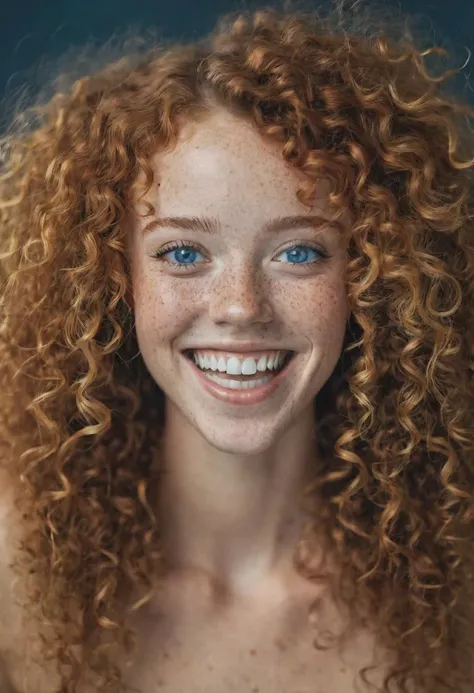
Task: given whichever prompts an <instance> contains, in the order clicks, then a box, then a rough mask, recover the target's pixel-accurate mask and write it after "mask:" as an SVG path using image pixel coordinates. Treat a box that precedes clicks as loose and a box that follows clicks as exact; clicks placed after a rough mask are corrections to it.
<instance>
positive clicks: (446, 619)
mask: <svg viewBox="0 0 474 693" xmlns="http://www.w3.org/2000/svg"><path fill="white" fill-rule="evenodd" d="M356 4H357V3H356ZM343 5H344V3H341V2H339V3H338V4H337V5H336V6H335V7H333V8H332V9H331V10H330V11H328V12H327V13H325V14H323V13H321V12H319V13H318V12H315V11H307V10H302V9H294V8H290V9H288V8H287V7H284V8H267V7H263V8H261V9H259V10H252V11H251V10H248V11H242V12H238V13H234V14H230V15H226V16H225V17H224V18H223V19H222V20H221V21H219V23H218V25H217V27H216V28H215V30H214V31H213V32H212V33H211V34H210V35H209V36H206V37H205V38H203V39H199V40H196V41H194V42H192V43H170V42H166V41H163V40H161V41H152V42H151V45H149V42H148V41H147V40H146V39H145V40H143V41H142V42H140V41H141V39H140V38H139V40H138V41H137V42H136V43H135V44H134V45H133V49H132V48H131V49H130V50H129V51H128V53H127V54H126V56H125V57H123V56H122V57H120V58H119V59H116V60H115V59H114V60H111V59H109V61H108V62H106V64H105V65H101V66H100V67H99V68H94V70H90V69H89V71H88V73H87V75H86V76H82V77H79V78H77V76H72V73H71V74H70V75H69V76H68V74H67V73H66V72H63V73H62V76H61V77H60V79H59V80H57V81H56V82H55V85H54V89H55V90H54V93H53V94H52V96H50V97H48V99H46V100H45V99H43V100H41V99H40V98H38V99H37V100H36V101H35V102H34V103H33V104H32V105H31V104H30V105H27V106H25V107H24V108H22V109H17V113H16V114H15V116H14V117H13V118H12V119H11V123H10V124H9V127H8V129H7V131H6V133H4V136H3V137H2V140H1V167H2V175H1V178H0V238H1V258H0V278H1V282H2V288H1V293H0V298H1V327H0V403H1V404H0V439H1V440H2V465H3V466H4V467H5V468H6V469H8V470H9V472H10V474H11V475H12V478H14V479H15V480H16V481H17V502H18V507H19V508H20V509H21V512H22V514H23V517H24V520H25V530H24V533H23V537H22V545H21V549H20V551H19V555H18V559H17V563H16V568H17V570H18V571H23V573H24V575H25V576H28V580H27V584H28V602H27V604H26V605H25V609H30V610H31V615H33V614H40V616H41V618H40V619H38V623H39V625H38V628H39V629H40V631H39V632H40V633H41V634H42V639H43V647H44V656H45V657H48V658H53V659H54V661H55V662H56V663H57V668H58V676H59V679H58V680H60V684H59V687H58V689H57V690H58V692H59V691H61V692H62V691H75V690H77V687H78V686H79V684H80V680H81V677H82V675H83V674H84V672H89V674H90V675H91V676H93V677H95V679H94V680H96V681H97V682H100V683H98V684H97V685H98V686H99V685H100V686H101V690H111V691H116V690H121V688H122V685H124V684H123V681H122V678H121V671H120V669H119V667H118V666H117V661H119V660H118V653H119V652H120V653H122V656H125V655H124V653H126V654H127V655H129V656H130V657H132V656H133V652H134V648H135V646H136V638H135V637H134V632H133V629H132V628H131V626H130V622H129V620H128V618H129V615H130V608H132V609H139V608H141V607H142V606H143V605H144V604H146V603H147V600H149V599H150V597H151V594H152V592H153V589H156V584H157V583H156V582H155V576H156V575H158V573H159V570H160V566H161V564H162V554H161V552H160V526H159V523H158V522H157V517H156V516H155V514H154V512H153V509H152V508H153V507H154V503H155V501H156V498H154V497H152V495H153V493H155V492H154V491H152V488H155V487H156V484H151V483H150V481H151V479H152V478H153V479H154V478H155V476H156V475H159V470H160V441H161V438H162V433H163V425H164V423H163V392H162V391H161V390H160V388H159V386H158V385H157V384H156V383H155V382H154V381H153V380H152V378H151V376H150V374H149V373H148V371H147V370H146V367H145V366H144V363H143V360H142V359H141V357H140V353H139V348H138V344H137V339H136V335H135V327H134V318H133V303H132V301H131V300H130V296H131V272H130V258H129V255H128V250H127V247H128V246H127V233H129V227H128V224H127V219H128V212H129V210H130V208H131V205H132V204H134V203H135V202H136V200H137V199H139V198H140V195H142V194H143V193H146V192H147V191H148V190H149V189H150V187H151V185H152V184H153V180H154V178H153V166H152V163H151V160H152V156H153V155H154V154H155V153H156V152H157V151H158V150H160V149H162V148H164V147H173V146H174V144H175V143H176V141H177V137H178V135H179V132H180V127H181V124H182V122H183V121H184V120H187V119H191V118H199V117H203V116H204V115H205V114H206V113H207V112H208V110H209V109H212V108H213V107H215V106H219V107H223V108H227V109H229V110H230V111H231V112H232V113H236V114H238V115H239V116H241V117H242V118H245V119H247V121H249V122H251V123H252V124H253V125H254V126H255V128H257V130H258V132H259V133H261V135H262V137H265V138H269V139H270V140H273V141H275V142H277V143H279V144H280V146H281V154H282V157H283V159H284V160H285V161H287V162H288V163H289V164H290V165H292V166H294V167H295V169H298V170H300V171H301V172H303V173H304V174H305V180H306V181H307V186H306V187H305V188H304V189H303V188H302V189H301V191H300V193H299V195H300V199H301V201H303V202H306V201H308V199H309V197H310V195H311V192H312V191H313V190H314V188H315V185H317V179H318V178H321V177H323V178H325V179H328V180H329V181H330V183H331V190H332V192H331V196H330V202H331V204H332V205H334V209H335V210H337V209H341V208H343V207H344V208H345V209H349V210H350V214H351V219H352V222H351V225H350V229H349V230H348V232H347V233H348V261H347V268H346V270H345V272H346V285H347V294H348V297H349V301H350V306H351V318H350V321H349V323H348V327H347V334H346V339H345V342H344V349H343V353H342V354H341V358H340V360H339V363H338V365H337V367H336V369H335V371H334V373H333V375H332V376H331V377H330V379H329V381H328V382H327V383H326V385H325V386H324V388H323V389H322V391H321V392H320V393H319V394H318V395H317V397H316V399H315V403H314V408H315V422H316V427H317V437H316V442H315V446H317V449H316V447H315V460H316V459H318V463H317V468H316V462H315V473H314V480H313V481H312V483H311V485H310V486H309V487H308V488H307V489H306V494H305V500H306V503H307V507H308V513H309V517H310V522H309V524H308V527H307V528H306V536H305V537H302V540H301V542H300V544H299V545H298V550H297V552H296V555H295V562H296V565H297V566H298V568H299V570H300V571H301V573H302V574H303V575H305V576H306V577H307V579H308V580H313V579H317V576H318V575H320V573H321V570H320V568H321V567H320V566H319V567H318V566H316V565H315V561H314V554H313V553H312V550H311V548H310V547H311V545H312V544H311V541H312V538H317V539H316V541H317V542H318V545H321V542H323V546H324V547H325V553H326V554H327V555H328V556H331V566H332V569H331V570H332V573H331V577H330V580H329V582H330V585H331V587H330V589H331V591H332V593H333V595H334V598H335V600H336V601H337V603H338V604H339V605H340V608H341V609H343V608H345V609H346V610H347V613H348V614H349V616H350V622H351V623H356V622H361V623H367V624H370V626H371V628H373V630H374V632H375V633H376V634H377V641H378V642H380V643H382V644H383V647H384V648H385V649H386V651H387V652H389V653H391V655H392V656H391V658H390V662H391V663H390V667H389V668H388V671H387V672H386V673H384V682H383V690H384V691H389V689H391V686H392V685H396V689H397V690H401V691H407V690H410V691H411V690H416V691H430V692H431V691H434V690H438V689H439V690H456V691H458V690H459V686H461V685H463V682H467V681H468V680H469V675H470V673H472V672H469V662H470V661H471V660H472V656H473V655H472V653H473V652H474V650H473V649H471V648H472V647H473V642H472V640H473V638H472V633H471V632H470V630H469V623H471V626H472V623H474V595H473V591H474V590H473V586H474V577H473V575H474V570H473V568H474V558H473V556H474V532H473V514H472V512H473V492H474V466H473V461H474V452H473V448H474V446H473V439H474V435H473V433H474V423H473V417H474V388H473V378H472V370H473V344H474V312H473V306H474V282H473V268H474V260H473V257H474V243H473V241H474V204H473V187H474V186H473V183H474V181H473V167H474V158H470V157H473V156H474V152H473V149H474V147H473V144H474V136H473V132H472V130H471V118H472V116H473V115H474V109H473V108H472V107H470V106H469V104H468V103H467V102H464V101H463V99H462V98H461V97H460V96H459V95H456V93H455V90H453V91H451V90H448V88H447V87H446V83H447V82H448V81H449V80H450V79H451V78H452V77H453V76H454V75H455V74H456V73H459V70H456V69H444V70H443V71H442V74H441V75H438V76H436V75H435V74H433V73H431V72H430V71H429V70H428V67H427V65H426V58H427V57H428V56H433V58H435V57H436V56H441V57H443V56H446V51H445V50H444V49H442V48H440V47H436V46H435V47H431V48H428V49H425V50H422V48H421V47H420V46H419V45H417V42H416V40H415V39H413V37H412V34H411V33H410V31H409V30H407V29H403V31H401V32H399V31H398V29H397V30H396V29H395V28H394V25H393V24H391V25H390V26H388V24H387V22H384V21H383V20H382V19H379V18H378V15H376V14H375V12H372V10H367V9H365V10H364V11H362V10H360V8H359V10H357V8H353V11H352V12H347V11H346V10H345V9H344V7H343ZM371 17H372V18H374V17H376V18H377V19H376V21H375V22H374V21H372V23H371V22H370V21H368V20H370V18H371ZM397 26H398V25H397ZM396 32H398V33H396ZM129 45H130V44H129ZM77 62H78V64H79V63H80V60H79V59H78V61H77ZM86 65H89V68H90V65H92V61H91V62H90V63H87V61H86ZM81 67H82V66H81ZM450 84H451V82H450ZM140 173H144V174H145V175H144V178H145V182H144V183H143V184H139V182H138V181H139V174H140ZM328 565H329V564H328ZM329 572H330V571H329V569H328V570H327V573H328V574H329ZM40 622H41V624H43V625H44V633H42V631H41V627H42V626H40ZM322 640H323V638H322V637H321V638H317V639H316V646H318V647H324V646H326V645H324V644H323V643H322ZM359 673H360V675H361V676H362V678H366V677H367V676H368V675H369V672H368V670H367V669H363V670H361V672H359ZM411 686H414V688H412V687H411ZM97 689H98V688H97Z"/></svg>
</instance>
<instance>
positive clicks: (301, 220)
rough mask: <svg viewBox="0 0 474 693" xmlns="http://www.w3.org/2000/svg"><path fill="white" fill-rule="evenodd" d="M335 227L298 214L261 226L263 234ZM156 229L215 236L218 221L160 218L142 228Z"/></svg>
mask: <svg viewBox="0 0 474 693" xmlns="http://www.w3.org/2000/svg"><path fill="white" fill-rule="evenodd" d="M325 225H326V226H332V227H334V226H336V227H338V226H339V225H340V224H339V223H338V222H336V221H334V220H329V219H325V218H324V217H320V216H318V215H315V214H312V215H307V214H298V215H296V216H286V217H282V216H279V217H276V218H275V219H271V220H270V221H267V222H266V223H265V224H264V226H263V231H264V233H278V232H279V231H288V230H289V229H302V228H307V227H308V226H313V227H319V226H325ZM157 228H173V229H181V230H186V231H197V232H199V231H201V232H202V233H208V234H215V233H217V232H218V229H219V221H218V220H217V219H213V218H211V217H160V218H156V219H153V221H151V222H150V223H148V224H146V226H145V227H144V228H143V233H144V234H148V233H151V231H154V230H155V229H157Z"/></svg>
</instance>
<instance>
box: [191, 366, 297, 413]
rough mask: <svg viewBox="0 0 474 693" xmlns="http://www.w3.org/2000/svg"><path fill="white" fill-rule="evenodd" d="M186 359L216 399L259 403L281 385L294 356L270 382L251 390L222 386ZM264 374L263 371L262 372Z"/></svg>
mask: <svg viewBox="0 0 474 693" xmlns="http://www.w3.org/2000/svg"><path fill="white" fill-rule="evenodd" d="M184 358H185V359H186V361H187V362H188V363H189V365H190V366H191V368H192V370H193V372H194V373H195V374H196V375H197V377H198V378H199V380H200V382H201V384H202V385H203V386H204V388H205V389H206V390H207V391H208V392H209V393H210V394H211V395H212V396H213V397H215V398H216V399H218V400H220V401H221V402H226V403H227V404H259V403H260V402H263V400H265V399H266V398H267V397H269V396H270V395H271V394H273V393H274V392H275V390H276V389H277V388H278V387H279V386H280V385H281V383H282V381H283V379H284V378H285V376H286V375H287V373H288V370H289V368H290V367H291V364H292V363H293V361H294V357H293V358H291V359H290V360H289V362H288V363H287V364H286V365H285V367H284V368H283V370H281V371H280V372H279V373H278V374H277V375H276V376H275V377H274V378H272V380H270V382H268V383H265V385H260V387H255V388H252V389H251V390H229V389H227V388H225V387H222V386H221V385H219V384H218V383H216V382H214V381H213V380H210V379H209V378H207V377H206V376H205V375H204V373H203V371H201V369H200V368H198V367H197V366H196V365H195V364H194V363H193V362H192V361H191V359H189V358H187V357H186V356H185V357H184ZM262 375H263V373H262Z"/></svg>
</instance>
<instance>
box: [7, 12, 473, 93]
mask: <svg viewBox="0 0 474 693" xmlns="http://www.w3.org/2000/svg"><path fill="white" fill-rule="evenodd" d="M367 2H368V3H369V4H370V0H367ZM251 4H253V0H251ZM251 4H249V3H247V5H248V6H251ZM318 4H321V3H320V2H319V3H318ZM382 4H383V6H384V7H387V8H390V7H391V6H392V7H393V8H394V9H397V8H400V9H401V10H402V11H403V12H405V13H410V14H414V15H416V17H417V20H418V24H419V25H420V24H421V26H422V27H423V28H424V27H425V28H426V31H427V32H428V33H429V34H430V35H432V36H433V37H434V38H435V39H436V40H437V41H442V43H443V45H446V44H447V43H448V44H449V45H446V47H454V48H455V49H456V50H457V52H458V54H459V61H458V63H457V64H459V65H462V64H463V62H464V61H465V60H466V58H467V56H468V53H467V50H466V48H464V47H468V48H469V49H470V50H472V51H473V53H474V0H383V3H382ZM239 6H240V5H237V3H236V2H232V1H230V0H172V1H169V0H168V1H164V0H133V1H131V0H21V2H15V0H0V37H1V41H0V95H3V96H5V95H10V96H11V94H12V93H14V92H15V91H16V90H17V88H18V87H19V86H21V84H23V83H25V82H27V83H28V84H29V85H30V86H31V87H33V88H35V86H36V85H35V82H36V81H39V82H40V83H41V79H42V77H41V75H42V74H43V73H41V65H42V64H43V65H44V62H45V61H48V60H50V59H51V58H55V57H56V56H59V55H62V54H63V53H64V52H65V51H66V50H68V49H71V47H73V46H75V45H78V46H81V45H83V44H84V43H85V42H87V41H93V42H94V43H95V42H99V43H100V42H104V41H106V40H107V39H109V38H110V37H111V36H112V35H113V34H114V32H117V31H118V32H122V31H123V30H125V29H127V27H130V25H133V26H134V27H137V28H144V29H146V28H147V27H150V26H155V27H158V28H159V29H160V31H161V32H162V34H163V36H165V37H170V38H180V39H187V38H192V37H197V36H198V35H201V34H202V33H205V32H207V31H209V30H211V29H212V27H213V25H214V22H215V19H216V17H217V16H218V14H220V13H222V12H224V11H228V10H233V9H237V8H238V7H239ZM472 60H474V56H473V58H472ZM471 71H472V65H471V63H469V64H468V66H467V68H466V70H465V72H464V78H463V83H464V84H465V88H466V95H467V98H469V99H470V100H473V101H474V94H473V91H472V89H474V87H470V86H467V85H466V82H467V80H468V79H469V76H470V73H471Z"/></svg>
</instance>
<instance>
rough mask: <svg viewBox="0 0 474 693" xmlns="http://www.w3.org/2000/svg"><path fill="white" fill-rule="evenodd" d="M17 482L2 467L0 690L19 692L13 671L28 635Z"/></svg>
mask: <svg viewBox="0 0 474 693" xmlns="http://www.w3.org/2000/svg"><path fill="white" fill-rule="evenodd" d="M15 498H16V493H15V485H14V483H13V480H12V478H11V476H10V475H9V474H8V473H7V472H6V471H5V470H2V469H0V594H1V595H2V599H1V601H0V690H1V691H2V693H3V691H5V692H6V693H15V692H17V693H19V689H18V687H17V686H16V685H13V683H12V681H13V679H14V678H15V677H13V678H12V671H14V670H16V671H21V669H24V666H25V655H26V649H25V648H26V640H27V639H26V638H25V634H26V633H25V628H24V624H23V612H22V609H21V599H22V590H21V581H20V580H19V578H18V576H17V574H16V572H15V571H14V569H13V565H12V564H13V562H14V559H15V556H16V552H17V550H18V541H19V538H20V534H21V514H20V512H19V511H18V509H17V508H16V506H15Z"/></svg>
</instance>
